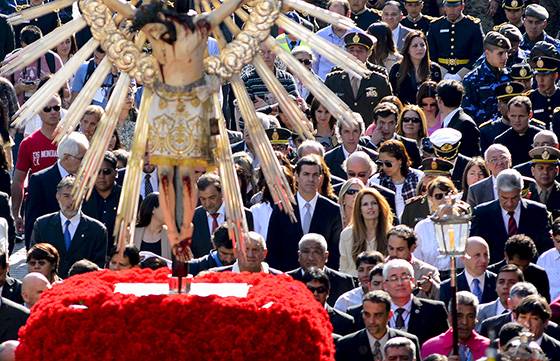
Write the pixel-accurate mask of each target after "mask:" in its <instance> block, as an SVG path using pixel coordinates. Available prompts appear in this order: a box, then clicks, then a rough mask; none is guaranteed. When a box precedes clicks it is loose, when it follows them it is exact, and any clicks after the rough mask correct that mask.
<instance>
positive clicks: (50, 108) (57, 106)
mask: <svg viewBox="0 0 560 361" xmlns="http://www.w3.org/2000/svg"><path fill="white" fill-rule="evenodd" d="M51 110H54V111H55V112H59V111H60V105H55V106H52V107H48V106H47V107H44V108H43V111H44V112H45V113H50V112H51Z"/></svg>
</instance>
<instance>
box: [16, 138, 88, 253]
mask: <svg viewBox="0 0 560 361" xmlns="http://www.w3.org/2000/svg"><path fill="white" fill-rule="evenodd" d="M88 148H89V142H88V140H87V138H86V136H85V135H83V134H82V133H78V132H72V133H71V134H70V135H68V136H67V137H66V138H64V139H63V140H62V141H61V142H60V143H59V145H58V148H57V154H58V161H57V162H56V163H55V164H53V165H52V166H50V167H48V168H46V169H43V170H42V171H40V172H37V173H35V174H33V175H32V176H31V178H29V185H28V186H27V198H26V199H27V203H26V206H25V246H26V248H28V249H29V245H30V241H31V232H32V231H33V227H34V224H35V220H36V219H37V218H39V217H41V216H43V215H45V214H49V213H52V212H56V211H58V209H59V205H58V202H57V200H56V197H55V194H56V193H57V191H56V188H57V185H58V183H59V182H60V180H61V179H62V178H64V177H65V176H67V175H69V174H76V172H77V171H78V169H79V168H80V163H81V162H82V159H83V158H84V156H85V154H86V151H87V150H88Z"/></svg>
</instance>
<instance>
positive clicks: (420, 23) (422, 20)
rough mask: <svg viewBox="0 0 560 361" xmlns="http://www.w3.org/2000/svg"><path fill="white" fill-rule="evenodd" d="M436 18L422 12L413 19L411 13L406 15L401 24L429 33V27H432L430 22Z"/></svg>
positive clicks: (406, 1)
mask: <svg viewBox="0 0 560 361" xmlns="http://www.w3.org/2000/svg"><path fill="white" fill-rule="evenodd" d="M421 1H422V0H405V1H404V2H405V3H419V2H421ZM433 20H434V18H433V17H431V16H428V15H424V14H422V13H420V15H419V16H418V17H417V18H416V19H413V18H412V17H411V16H410V15H407V16H405V17H404V18H403V19H402V20H401V24H402V25H403V26H405V27H407V28H410V29H414V30H419V31H421V32H423V33H424V35H426V34H427V33H428V29H429V27H430V23H431V22H432V21H433Z"/></svg>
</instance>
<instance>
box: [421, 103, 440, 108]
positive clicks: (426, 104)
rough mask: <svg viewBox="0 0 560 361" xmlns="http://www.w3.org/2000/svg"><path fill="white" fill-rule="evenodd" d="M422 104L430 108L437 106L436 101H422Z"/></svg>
mask: <svg viewBox="0 0 560 361" xmlns="http://www.w3.org/2000/svg"><path fill="white" fill-rule="evenodd" d="M420 105H422V106H423V107H430V108H435V107H436V106H437V104H436V103H422V104H420Z"/></svg>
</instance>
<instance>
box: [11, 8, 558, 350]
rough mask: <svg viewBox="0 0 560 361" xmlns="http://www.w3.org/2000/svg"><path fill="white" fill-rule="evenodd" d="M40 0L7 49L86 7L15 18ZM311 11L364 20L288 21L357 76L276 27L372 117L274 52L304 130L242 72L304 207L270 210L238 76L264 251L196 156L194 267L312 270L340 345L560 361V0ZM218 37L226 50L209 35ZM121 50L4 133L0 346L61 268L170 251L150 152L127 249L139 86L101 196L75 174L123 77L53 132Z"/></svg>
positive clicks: (55, 65)
mask: <svg viewBox="0 0 560 361" xmlns="http://www.w3.org/2000/svg"><path fill="white" fill-rule="evenodd" d="M41 4H43V1H42V0H30V2H29V3H27V2H21V1H20V2H14V1H13V0H2V1H1V2H0V12H1V13H2V15H0V29H1V30H0V31H1V36H0V59H5V58H9V57H10V56H12V55H13V54H15V53H17V51H19V49H21V48H23V47H25V46H28V45H29V44H31V43H33V42H34V41H37V40H39V39H41V38H42V37H44V36H45V35H47V34H48V33H49V32H51V31H53V29H55V28H57V27H58V26H60V25H61V24H63V23H66V22H68V21H70V20H71V19H72V18H73V17H75V16H77V15H78V13H79V9H78V8H77V6H76V4H74V6H72V7H69V8H66V9H61V10H60V11H57V12H53V13H51V14H48V15H46V16H44V17H41V18H38V19H35V20H32V21H30V22H29V23H28V24H23V25H20V26H16V27H12V26H11V25H9V24H8V22H7V21H6V16H7V15H9V14H13V13H15V12H18V11H21V10H22V9H24V8H27V7H33V6H38V5H41ZM315 5H318V6H321V7H323V8H326V9H329V10H330V11H333V12H336V13H338V14H340V15H343V16H348V17H350V18H351V19H352V20H354V22H355V24H356V28H354V29H350V30H348V29H341V28H338V27H336V26H332V25H329V26H325V24H323V23H322V22H321V21H319V20H318V19H315V18H314V17H313V15H312V14H302V13H297V12H295V11H292V12H290V13H289V16H290V18H291V20H293V21H295V22H298V23H299V24H301V25H304V26H305V27H307V28H308V29H309V30H311V31H313V32H315V33H316V35H317V36H319V37H321V38H323V39H325V40H326V41H328V42H330V43H332V44H334V45H336V46H338V47H341V48H344V49H346V50H347V51H348V53H349V54H351V55H353V56H354V57H355V58H356V59H358V60H359V61H361V62H363V63H365V64H366V65H367V67H368V68H369V69H370V70H371V74H370V75H368V76H367V77H365V78H362V79H360V78H358V77H355V76H354V75H353V74H350V73H347V72H345V71H344V70H342V69H339V68H336V67H333V64H332V63H330V62H329V61H328V60H327V59H325V58H323V57H322V56H321V55H320V54H317V53H315V52H314V51H312V50H311V48H310V47H309V46H308V44H306V43H305V42H303V41H300V40H298V39H297V38H296V37H294V36H293V35H291V34H289V33H286V32H284V30H283V29H274V31H273V35H274V36H276V39H277V41H278V43H279V44H280V45H281V47H282V48H284V49H285V51H288V52H290V53H291V54H292V55H293V56H294V57H296V58H297V60H298V61H299V62H301V63H302V64H303V65H305V66H306V67H307V68H308V69H309V70H311V71H312V72H313V73H314V74H315V76H316V77H317V78H318V79H320V80H321V81H324V83H325V85H327V87H329V88H330V89H331V90H332V91H333V92H334V93H335V94H336V95H337V96H339V97H340V98H341V99H342V100H343V101H344V102H345V103H346V104H347V105H348V106H349V107H350V108H351V109H352V110H353V111H354V112H355V115H356V119H357V122H356V124H354V125H353V126H351V125H347V124H344V123H341V122H338V121H337V120H336V119H334V117H333V116H331V115H330V113H329V112H328V110H327V109H326V108H325V107H324V106H323V105H322V104H320V103H319V102H318V101H317V100H316V99H314V97H313V95H312V94H310V93H309V91H308V90H307V89H306V88H305V87H304V85H303V84H302V82H301V81H300V80H299V78H298V74H292V73H290V70H289V69H287V68H286V66H285V65H284V64H283V63H282V62H280V61H279V60H278V59H276V57H275V54H274V53H273V52H271V51H269V50H268V49H266V48H264V47H263V48H261V53H262V56H263V58H264V60H265V63H266V64H267V66H268V67H270V68H271V69H272V70H273V71H274V72H275V74H276V76H277V78H278V79H279V81H280V83H281V84H282V85H283V86H284V87H285V89H286V91H287V92H288V93H289V94H290V95H291V96H292V97H293V99H294V101H296V102H297V104H298V106H299V107H300V108H301V109H302V110H303V111H304V112H305V114H307V116H308V123H307V125H308V127H309V128H310V130H312V133H313V135H314V139H307V140H304V139H301V138H299V137H298V136H297V135H296V134H295V133H292V131H291V130H290V124H291V123H290V119H289V118H287V117H286V115H285V114H284V113H283V112H282V109H280V108H279V107H278V103H277V102H276V99H274V96H273V95H272V93H270V92H269V91H268V90H267V89H266V86H265V85H264V83H263V81H262V79H261V78H260V77H259V75H258V74H257V72H256V70H255V68H254V67H252V66H250V65H249V66H246V67H245V68H244V69H243V72H242V80H243V81H244V83H245V86H246V88H247V90H248V92H249V94H250V96H251V99H252V100H253V102H254V105H255V108H256V109H257V112H258V113H257V115H258V119H259V120H260V122H261V124H262V126H263V127H264V129H265V130H266V133H267V135H268V138H269V140H270V141H271V143H272V146H273V148H274V150H275V151H276V155H277V158H278V162H279V163H280V165H281V167H282V170H283V171H284V174H285V176H286V178H287V180H288V182H289V184H290V186H291V187H292V190H293V191H294V194H295V198H296V204H295V205H294V209H295V215H296V222H292V221H291V220H290V218H289V216H288V215H286V214H285V213H284V212H283V211H282V210H281V209H280V208H279V207H278V205H276V204H274V202H273V199H272V196H271V193H270V190H269V189H268V186H267V184H266V182H265V180H264V177H263V175H262V173H261V171H260V162H259V159H258V157H256V156H255V152H254V150H253V144H252V142H251V139H250V137H249V135H248V132H246V131H245V130H244V127H243V125H244V122H243V119H242V118H241V117H240V116H239V111H238V109H237V100H236V99H235V97H234V95H233V92H232V90H231V88H230V86H229V84H224V85H223V86H222V89H221V95H222V97H221V99H223V111H224V114H225V119H226V122H227V128H228V137H229V140H230V143H231V147H232V152H233V161H234V163H235V169H236V171H237V176H238V179H239V184H240V188H241V191H242V198H243V202H244V206H245V207H246V209H245V212H246V217H247V222H248V226H249V228H250V229H251V232H250V233H249V237H248V240H247V242H246V253H247V259H246V260H241V259H239V260H237V259H236V255H235V252H234V250H233V245H232V240H231V239H229V236H228V229H227V226H226V225H225V223H224V222H225V216H226V215H225V209H224V204H223V194H222V185H221V180H220V177H219V176H218V175H217V174H215V173H207V172H206V171H205V170H204V169H199V170H197V173H196V176H197V190H198V196H199V205H198V207H197V209H196V211H195V214H194V218H193V225H194V233H193V239H192V247H191V249H192V253H193V255H194V259H193V260H191V261H189V270H190V273H192V274H194V275H196V274H199V273H201V272H224V271H228V272H240V271H247V272H266V273H272V274H279V273H287V274H289V275H291V276H292V277H293V278H294V279H296V280H299V281H301V282H304V283H306V285H307V287H308V289H309V290H310V291H311V292H312V293H313V295H314V297H315V299H316V300H317V301H318V302H320V303H321V304H323V305H324V307H325V310H326V311H327V313H328V314H329V317H330V320H331V323H332V325H333V332H334V333H333V338H334V340H335V344H336V351H337V352H336V359H337V360H372V359H373V360H391V361H392V360H398V359H404V360H410V361H411V360H420V359H427V360H445V359H449V360H452V361H456V360H460V361H470V360H475V359H479V358H482V357H488V358H496V354H498V355H499V357H502V358H504V359H507V358H508V357H509V358H512V359H514V358H520V359H521V358H523V359H527V360H529V359H531V360H533V359H535V360H541V359H543V360H544V359H549V360H560V341H559V340H560V329H559V328H558V325H557V324H556V323H555V322H554V321H557V322H558V321H559V320H560V219H559V218H557V217H559V216H560V183H559V182H558V181H559V179H560V178H559V177H560V175H559V164H560V163H559V162H560V161H559V159H560V150H559V142H558V137H559V135H560V91H559V90H558V77H559V76H558V74H559V67H560V40H559V39H558V36H559V32H560V21H559V19H560V3H559V2H558V1H555V0H540V2H539V1H538V0H537V1H536V0H530V1H524V0H490V1H487V0H484V1H483V0H466V1H464V0H443V1H439V0H425V1H422V0H403V1H401V2H399V1H394V0H377V1H367V0H349V1H347V0H330V1H329V2H324V1H317V2H315ZM226 35H227V34H226ZM90 37H91V34H90V33H89V31H88V30H87V29H86V30H84V31H81V32H79V33H77V34H75V35H73V36H72V37H70V38H68V39H66V40H65V41H63V42H62V43H61V44H59V45H58V46H57V47H56V48H55V49H52V51H49V52H48V53H46V54H44V55H42V56H41V57H40V58H39V59H38V60H37V61H36V62H34V63H32V64H30V65H29V66H27V67H25V68H24V69H22V70H20V71H17V72H15V73H14V74H12V75H10V76H9V77H7V78H0V99H1V101H0V119H1V122H0V123H1V124H7V123H8V122H9V120H10V118H11V117H12V116H13V114H14V113H15V112H16V111H17V110H18V108H19V106H21V105H22V104H23V103H24V102H25V101H26V100H27V99H29V98H30V97H31V96H32V94H33V93H34V92H36V91H37V89H38V88H39V87H41V86H42V85H43V84H44V83H45V82H46V81H47V80H48V79H49V77H50V76H51V75H52V74H54V73H56V72H57V71H58V70H59V69H60V68H61V67H62V66H63V65H64V64H65V63H66V62H67V61H68V59H70V58H71V57H72V55H73V54H74V53H75V52H76V51H77V50H78V49H79V48H80V47H81V46H82V45H83V44H84V43H85V42H86V41H87V40H88V39H89V38H90ZM208 52H209V54H211V55H216V54H218V53H219V48H218V46H217V42H216V41H215V40H214V39H212V38H209V40H208ZM104 56H105V52H104V51H103V49H101V48H98V49H96V50H95V52H94V54H93V56H92V58H91V59H90V60H88V61H86V62H85V63H83V64H82V65H81V66H80V68H79V69H78V71H77V72H76V74H75V75H74V77H73V79H72V80H71V81H70V82H69V83H68V84H66V85H65V86H64V87H63V88H62V89H60V91H59V92H57V93H55V94H51V95H50V99H49V101H48V103H47V105H46V106H45V107H44V108H43V109H42V110H41V111H40V112H39V113H38V114H36V115H35V116H34V117H32V118H31V119H28V120H27V122H26V126H25V128H23V129H16V128H12V127H10V128H9V133H10V136H11V137H12V138H13V139H14V142H15V146H14V147H13V149H12V151H13V154H11V157H10V156H9V155H8V154H6V150H5V149H0V293H1V295H2V298H1V303H0V319H1V320H2V322H0V343H1V342H4V341H6V342H5V343H3V344H2V345H0V359H2V357H6V358H5V359H10V358H9V357H10V356H9V354H10V353H11V352H12V350H13V348H14V347H16V345H17V341H15V340H17V331H18V329H19V327H20V326H21V325H23V324H25V321H26V319H27V317H28V315H29V312H32V310H33V309H32V307H33V305H34V304H35V303H36V302H37V300H38V299H39V298H40V295H41V293H42V292H43V291H45V290H47V289H50V288H52V286H53V285H56V284H57V283H59V282H64V279H66V278H68V277H71V276H72V275H75V274H79V273H83V272H89V271H94V270H98V269H102V268H109V269H112V270H115V271H118V270H121V269H127V268H132V267H143V268H152V269H155V268H159V267H170V264H171V259H172V252H171V250H170V248H169V244H168V240H167V229H166V226H165V225H164V221H163V215H162V210H161V209H160V205H159V199H158V188H159V184H158V177H157V167H156V166H155V165H154V164H151V163H150V154H149V152H147V153H146V154H145V156H144V158H145V159H144V160H145V164H144V168H143V174H142V182H141V190H140V197H139V199H138V202H139V205H140V206H139V214H138V223H137V225H136V231H135V234H134V239H133V244H132V245H130V246H128V247H127V248H126V250H125V252H124V258H120V257H118V255H117V252H116V249H115V247H114V236H113V230H114V226H115V217H116V213H117V209H118V204H119V199H120V196H121V191H122V181H123V178H124V174H125V172H126V165H127V161H128V159H129V156H130V152H129V151H130V147H131V144H132V139H133V133H134V127H135V121H136V116H137V113H138V110H137V109H138V104H139V100H140V98H141V94H142V84H136V83H131V84H130V86H129V91H128V96H127V99H126V102H125V104H124V105H123V108H122V110H121V112H120V115H119V119H118V125H117V128H116V130H115V133H114V134H113V137H112V139H111V142H110V146H109V149H107V152H106V153H105V156H104V159H103V164H102V166H101V169H100V170H99V173H98V177H97V181H96V183H95V188H94V190H93V192H92V195H91V197H90V198H89V199H88V200H85V201H84V202H83V203H82V204H81V207H80V208H79V209H77V210H76V209H74V208H73V207H72V202H73V198H72V193H71V189H72V187H73V186H74V183H75V181H76V180H75V178H74V177H73V175H75V174H76V172H77V171H78V169H79V167H80V163H81V161H82V159H83V157H84V155H85V153H86V152H87V150H88V148H89V141H90V140H91V138H92V137H93V135H94V133H95V131H96V127H97V124H98V122H99V120H100V119H101V117H102V116H103V114H104V112H105V109H104V107H105V106H106V104H107V101H108V98H109V96H110V94H111V92H112V89H113V86H114V83H115V79H116V77H117V76H118V72H117V71H116V70H114V71H113V72H112V73H111V74H110V75H108V76H107V78H106V79H105V81H104V82H103V85H102V86H101V87H100V88H99V89H98V90H97V92H96V94H95V97H94V99H93V101H92V104H91V105H90V106H89V107H88V108H87V111H86V112H85V114H84V116H83V118H82V119H81V121H80V125H79V127H78V129H76V131H75V132H73V133H71V134H70V135H69V136H68V137H66V138H65V139H64V140H62V141H61V142H60V143H59V144H53V142H52V140H53V132H54V130H55V128H56V126H57V124H58V123H59V122H60V120H61V119H62V118H63V117H64V116H65V114H66V109H68V107H69V106H70V104H71V103H72V101H73V99H75V97H76V95H77V94H78V93H79V92H80V90H81V89H82V87H83V86H84V84H85V83H86V82H87V80H88V79H89V77H90V76H91V74H92V72H93V71H94V70H95V68H96V67H97V65H98V64H99V63H100V61H101V60H102V59H103V57H104ZM201 76H202V74H201ZM2 137H3V138H4V139H6V138H7V135H4V134H2ZM11 159H13V160H14V162H13V163H14V164H13V166H14V167H13V170H12V168H11V166H12V164H10V163H11V162H10V160H11ZM451 199H453V200H455V201H456V202H464V204H465V205H467V206H468V207H470V209H471V212H472V215H473V218H472V224H471V229H470V237H469V239H468V242H467V248H466V255H465V256H464V257H461V258H460V259H459V260H458V266H459V269H460V270H459V275H458V290H459V291H460V292H459V293H458V296H457V303H458V304H457V309H458V315H459V328H458V333H459V343H460V347H459V354H458V355H455V354H452V336H451V333H452V332H451V329H450V327H449V325H450V321H449V316H448V311H449V307H450V306H449V300H450V298H451V287H450V280H449V277H450V259H449V257H446V256H443V255H441V254H440V253H439V252H438V246H437V242H436V239H435V227H434V223H433V221H432V219H431V218H430V215H431V214H433V213H434V212H435V211H436V210H437V209H438V207H439V206H441V205H443V204H445V203H448V202H450V200H451ZM18 242H24V244H25V248H26V251H27V258H26V262H27V267H28V274H27V275H26V276H25V277H23V279H22V280H18V279H16V278H14V277H11V276H10V273H9V268H10V267H9V266H10V256H11V255H12V252H13V250H14V247H15V244H16V243H18ZM55 291H56V289H55V290H54V291H53V292H55ZM427 325H429V326H430V327H427ZM10 340H12V341H10ZM522 351H523V352H525V353H523V352H522Z"/></svg>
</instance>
